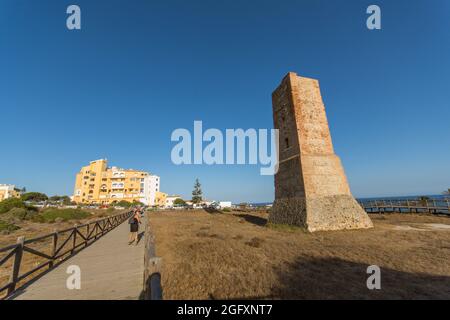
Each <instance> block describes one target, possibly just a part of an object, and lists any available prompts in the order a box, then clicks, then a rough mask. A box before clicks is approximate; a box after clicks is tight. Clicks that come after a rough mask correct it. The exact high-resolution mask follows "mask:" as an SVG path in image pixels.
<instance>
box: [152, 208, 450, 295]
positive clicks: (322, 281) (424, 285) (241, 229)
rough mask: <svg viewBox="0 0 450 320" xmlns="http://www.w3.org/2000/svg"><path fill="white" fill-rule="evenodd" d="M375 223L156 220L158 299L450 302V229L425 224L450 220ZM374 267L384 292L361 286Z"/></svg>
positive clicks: (213, 217)
mask: <svg viewBox="0 0 450 320" xmlns="http://www.w3.org/2000/svg"><path fill="white" fill-rule="evenodd" d="M371 218H372V220H373V222H374V225H375V228H373V229H371V230H365V231H359V230H358V231H339V232H319V233H314V234H309V233H306V232H304V231H302V230H301V229H298V228H291V227H287V226H266V221H267V214H266V213H242V212H240V213H237V212H231V213H224V214H208V213H206V212H204V211H189V212H186V211H172V212H156V213H152V214H151V215H150V224H151V227H152V228H153V230H154V233H155V236H156V246H157V247H156V252H157V255H158V256H160V257H162V258H163V274H162V285H163V290H164V298H165V299H233V298H244V299H246V298H257V299H265V298H269V299H342V298H345V299H380V298H387V299H428V298H437V299H449V298H450V264H449V261H450V229H445V228H442V229H437V228H434V229H433V228H432V227H431V225H430V224H432V223H433V224H445V225H450V218H447V217H435V216H420V215H399V214H392V215H385V216H374V215H372V216H371ZM399 227H400V228H399ZM409 227H411V228H409ZM435 227H439V226H435ZM373 264H376V265H378V266H380V267H381V285H382V289H381V290H373V291H371V290H368V289H367V287H366V280H367V277H368V275H367V273H366V270H367V267H368V266H369V265H373Z"/></svg>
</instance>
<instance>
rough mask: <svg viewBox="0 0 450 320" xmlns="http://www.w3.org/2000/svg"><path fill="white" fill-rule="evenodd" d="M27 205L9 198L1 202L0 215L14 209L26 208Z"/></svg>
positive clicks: (16, 199) (19, 200)
mask: <svg viewBox="0 0 450 320" xmlns="http://www.w3.org/2000/svg"><path fill="white" fill-rule="evenodd" d="M26 207H27V206H26V205H25V203H24V202H23V201H22V200H21V199H18V198H8V199H5V200H3V201H2V202H0V213H5V212H8V211H9V210H11V209H13V208H26Z"/></svg>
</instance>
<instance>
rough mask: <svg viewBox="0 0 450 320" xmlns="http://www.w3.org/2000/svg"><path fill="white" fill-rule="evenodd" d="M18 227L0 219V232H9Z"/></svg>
mask: <svg viewBox="0 0 450 320" xmlns="http://www.w3.org/2000/svg"><path fill="white" fill-rule="evenodd" d="M19 229H20V227H18V226H16V225H15V224H12V223H8V222H5V221H2V220H0V232H2V233H3V232H4V233H10V232H13V231H16V230H19Z"/></svg>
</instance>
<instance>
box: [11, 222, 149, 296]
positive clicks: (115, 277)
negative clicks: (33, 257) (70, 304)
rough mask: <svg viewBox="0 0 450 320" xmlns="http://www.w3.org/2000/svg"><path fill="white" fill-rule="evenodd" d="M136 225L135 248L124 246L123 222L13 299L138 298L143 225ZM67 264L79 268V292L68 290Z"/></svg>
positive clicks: (124, 224)
mask: <svg viewBox="0 0 450 320" xmlns="http://www.w3.org/2000/svg"><path fill="white" fill-rule="evenodd" d="M146 222H147V219H145V218H144V219H143V221H142V224H141V226H140V230H139V233H140V236H141V239H140V241H139V243H138V245H137V246H134V245H131V246H130V245H128V232H129V224H128V222H127V221H125V222H123V223H122V224H121V225H120V226H118V227H117V228H115V229H114V230H112V231H110V232H109V233H108V234H106V235H105V236H103V237H102V238H100V239H99V240H98V241H96V242H95V243H93V244H92V245H91V246H89V247H87V248H86V249H83V250H82V251H80V252H79V253H78V254H76V255H74V256H73V257H71V258H70V259H68V260H67V261H65V262H63V263H62V264H60V265H59V266H57V267H56V268H55V269H53V270H51V271H50V272H48V273H47V274H45V275H44V276H42V277H40V278H38V279H37V280H36V281H34V282H33V283H31V284H30V285H28V286H27V287H25V288H23V289H21V290H18V291H17V292H16V293H14V294H13V296H12V297H11V298H10V299H15V300H130V299H131V300H134V299H139V298H140V297H141V295H142V289H143V281H144V246H145V241H144V240H145V239H144V238H145V237H144V231H145V228H144V226H145V224H146ZM71 265H76V266H79V267H80V270H81V289H79V290H77V289H73V290H69V289H68V288H67V286H66V281H67V279H68V277H69V276H70V274H68V273H66V271H67V268H68V267H69V266H71Z"/></svg>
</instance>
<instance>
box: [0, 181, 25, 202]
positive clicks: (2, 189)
mask: <svg viewBox="0 0 450 320" xmlns="http://www.w3.org/2000/svg"><path fill="white" fill-rule="evenodd" d="M21 194H22V191H21V190H20V189H18V188H16V186H15V185H13V184H0V201H3V200H5V199H8V198H20V196H21Z"/></svg>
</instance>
